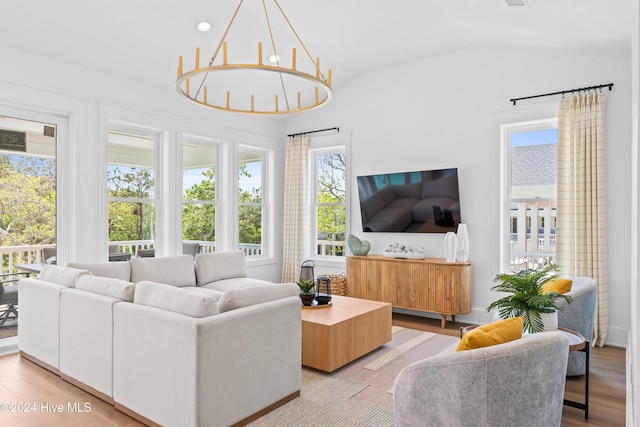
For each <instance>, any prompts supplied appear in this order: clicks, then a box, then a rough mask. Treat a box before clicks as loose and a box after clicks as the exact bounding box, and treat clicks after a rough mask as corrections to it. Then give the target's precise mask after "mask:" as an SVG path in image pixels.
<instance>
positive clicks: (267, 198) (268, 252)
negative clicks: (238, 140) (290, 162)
mask: <svg viewBox="0 0 640 427" xmlns="http://www.w3.org/2000/svg"><path fill="white" fill-rule="evenodd" d="M241 153H250V154H255V155H258V156H259V157H260V159H261V160H260V161H261V163H262V164H261V168H260V169H261V171H260V172H261V173H260V191H261V202H260V203H255V202H253V203H240V161H241V159H240V158H241ZM273 158H274V152H273V150H272V149H268V148H263V147H257V146H254V145H248V144H238V145H237V155H236V157H235V159H236V161H235V163H234V167H233V168H232V170H230V171H228V172H229V174H233V176H234V179H233V183H234V184H233V185H234V192H233V194H234V199H233V211H234V214H233V218H234V222H233V224H234V226H233V236H232V237H231V243H232V247H233V248H235V249H237V250H239V249H241V248H240V207H241V206H260V207H261V210H262V219H261V227H262V228H261V236H260V237H261V253H260V254H254V255H251V254H249V255H247V261H248V262H250V263H251V261H253V262H255V261H256V260H261V259H270V258H273V252H274V241H273V235H274V231H273V229H274V226H275V223H274V219H273V217H274V213H273V203H272V202H271V194H272V192H273V186H274V176H273V170H272V169H273V168H272V166H271V165H272V163H273Z"/></svg>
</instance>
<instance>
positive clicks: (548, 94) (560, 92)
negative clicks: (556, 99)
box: [509, 83, 613, 105]
mask: <svg viewBox="0 0 640 427" xmlns="http://www.w3.org/2000/svg"><path fill="white" fill-rule="evenodd" d="M603 87H608V88H609V90H612V89H613V83H607V84H604V85H596V86H589V87H581V88H578V89H570V90H561V91H559V92H551V93H543V94H542V95H532V96H525V97H523V98H511V99H510V100H509V101H510V102H513V105H516V102H517V101H521V100H523V99H531V98H540V97H543V96H551V95H564V94H565V93H573V92H581V91H583V90H593V89H600V88H603Z"/></svg>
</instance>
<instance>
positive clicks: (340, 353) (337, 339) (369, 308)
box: [302, 295, 391, 372]
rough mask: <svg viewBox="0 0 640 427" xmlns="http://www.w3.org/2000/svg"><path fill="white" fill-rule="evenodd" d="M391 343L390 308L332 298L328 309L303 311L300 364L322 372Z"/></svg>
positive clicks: (376, 303) (348, 299)
mask: <svg viewBox="0 0 640 427" xmlns="http://www.w3.org/2000/svg"><path fill="white" fill-rule="evenodd" d="M389 341H391V304H390V303H387V302H378V301H369V300H365V299H360V298H350V297H343V296H337V295H334V296H333V298H332V300H331V305H330V306H329V307H322V308H319V307H318V308H303V309H302V364H303V365H304V366H308V367H311V368H315V369H318V370H321V371H325V372H332V371H335V370H336V369H338V368H340V367H342V366H344V365H346V364H347V363H349V362H353V361H354V360H356V359H357V358H359V357H361V356H364V355H365V354H367V353H369V352H371V351H373V350H375V349H376V348H378V347H381V346H382V345H384V344H385V343H387V342H389Z"/></svg>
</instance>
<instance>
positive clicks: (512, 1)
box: [507, 0, 528, 6]
mask: <svg viewBox="0 0 640 427" xmlns="http://www.w3.org/2000/svg"><path fill="white" fill-rule="evenodd" d="M507 4H508V5H509V6H528V5H527V2H526V0H507Z"/></svg>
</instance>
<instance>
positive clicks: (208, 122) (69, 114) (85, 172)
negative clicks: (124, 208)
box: [0, 46, 285, 280]
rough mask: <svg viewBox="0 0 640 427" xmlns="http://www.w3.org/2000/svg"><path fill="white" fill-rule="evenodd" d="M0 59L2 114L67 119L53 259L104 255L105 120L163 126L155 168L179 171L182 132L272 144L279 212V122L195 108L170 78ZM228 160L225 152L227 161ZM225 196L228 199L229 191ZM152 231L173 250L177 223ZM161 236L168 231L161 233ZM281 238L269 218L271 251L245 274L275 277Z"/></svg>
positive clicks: (171, 201) (7, 52) (21, 56)
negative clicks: (163, 82)
mask: <svg viewBox="0 0 640 427" xmlns="http://www.w3.org/2000/svg"><path fill="white" fill-rule="evenodd" d="M0 57H1V58H2V63H3V66H2V67H0V110H1V111H3V112H4V114H12V113H13V114H15V115H18V116H19V115H20V113H21V112H22V111H25V110H35V111H44V112H48V113H53V114H56V115H58V116H60V117H61V118H62V120H65V121H67V122H68V124H69V135H70V137H69V139H68V141H67V140H62V141H60V140H59V141H58V143H59V144H60V146H59V149H58V155H59V156H61V155H62V156H64V157H65V158H64V159H59V161H60V163H59V165H61V166H63V167H62V169H63V170H59V176H63V177H66V178H68V181H65V180H64V179H62V180H59V184H62V185H59V187H58V197H59V201H60V200H62V201H63V206H61V208H60V210H59V218H58V240H59V242H60V246H66V247H64V248H60V249H61V250H60V252H62V256H61V257H60V258H59V259H60V261H61V262H63V263H64V262H66V261H67V260H79V261H82V260H98V259H104V260H106V256H107V255H106V251H105V250H103V249H102V248H106V242H107V220H106V218H107V210H106V209H107V208H106V206H107V205H106V199H105V191H106V181H105V180H106V131H107V122H108V121H109V120H116V121H118V122H123V123H129V124H132V125H136V126H145V127H149V128H152V129H155V130H160V131H163V132H164V133H165V138H166V139H165V143H163V145H162V147H161V150H162V152H163V155H164V160H163V162H162V165H163V167H164V168H165V170H167V171H170V172H171V171H172V172H174V173H175V172H178V171H179V170H180V165H179V164H178V162H177V161H176V159H179V157H176V156H178V155H179V153H180V147H179V146H178V144H177V142H178V140H179V134H180V133H182V132H184V133H188V134H191V135H195V136H200V137H206V138H211V139H216V140H221V141H226V142H229V143H238V144H248V145H254V146H259V147H263V148H271V149H274V150H275V156H274V159H273V160H274V162H276V163H275V164H274V165H272V167H273V170H274V171H275V174H274V176H275V184H276V187H275V188H274V191H272V199H271V203H272V205H273V206H274V207H275V218H281V217H282V208H281V206H282V199H281V192H279V191H277V188H281V186H282V182H283V171H282V168H281V167H278V165H280V164H283V158H284V149H283V145H284V144H283V141H284V139H285V137H284V126H283V124H282V123H281V122H278V121H276V120H272V119H266V118H263V117H258V116H248V115H239V114H228V113H225V112H219V111H213V110H209V109H205V108H202V107H198V106H196V105H194V104H191V103H189V102H187V101H185V100H184V99H182V98H180V97H179V96H178V95H177V93H176V91H175V87H174V84H173V82H167V86H166V88H155V87H150V86H146V85H141V84H136V83H134V82H133V81H124V80H118V79H114V78H112V77H109V76H106V75H102V74H99V73H95V72H92V71H88V70H85V69H81V68H78V67H75V66H70V65H67V64H63V63H59V62H56V61H52V60H49V59H46V58H40V57H37V56H34V55H30V54H25V53H23V52H20V51H17V50H13V49H9V48H6V47H1V46H0ZM87 60H90V58H88V59H87ZM124 66H126V65H124ZM60 139H64V138H60ZM229 146H230V147H234V146H235V145H233V144H229ZM230 150H231V151H233V148H230ZM232 157H233V153H231V155H230V157H229V158H232ZM234 173H235V172H234ZM228 182H229V183H232V182H233V180H232V179H229V180H228ZM164 184H165V185H164V189H165V190H167V189H168V190H170V189H171V188H172V186H171V180H166V181H164ZM173 189H174V190H177V191H173V192H172V191H164V192H163V200H162V201H161V203H162V204H164V205H165V206H167V207H168V209H169V212H170V213H174V214H175V213H177V211H176V209H178V207H177V206H179V203H180V200H181V199H180V197H181V196H180V195H179V194H180V189H179V188H177V186H175V185H174V186H173ZM227 195H228V196H227V197H229V198H232V197H234V196H233V195H232V194H229V191H227ZM159 233H163V236H162V239H163V242H164V243H166V245H165V249H163V251H164V252H165V253H167V254H169V253H176V252H177V251H178V249H179V247H180V245H179V244H178V241H179V233H180V229H179V224H177V223H176V222H175V221H174V222H172V220H171V218H167V220H166V221H165V223H164V224H163V228H162V229H161V230H159ZM168 234H170V235H171V236H170V237H167V235H168ZM281 235H282V227H281V224H280V222H278V221H276V230H275V237H276V238H275V239H274V240H275V245H274V254H275V255H276V256H275V258H272V259H270V260H267V261H266V262H262V263H257V264H254V265H253V267H252V269H251V272H250V274H251V275H252V276H256V277H261V278H264V279H268V280H277V279H279V277H280V264H281V262H280V258H281V255H280V254H281V252H282V250H281V243H280V240H281V239H279V238H277V237H278V236H281ZM63 241H64V242H65V245H63V244H62V242H63ZM227 249H228V248H227ZM60 252H59V254H60Z"/></svg>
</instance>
